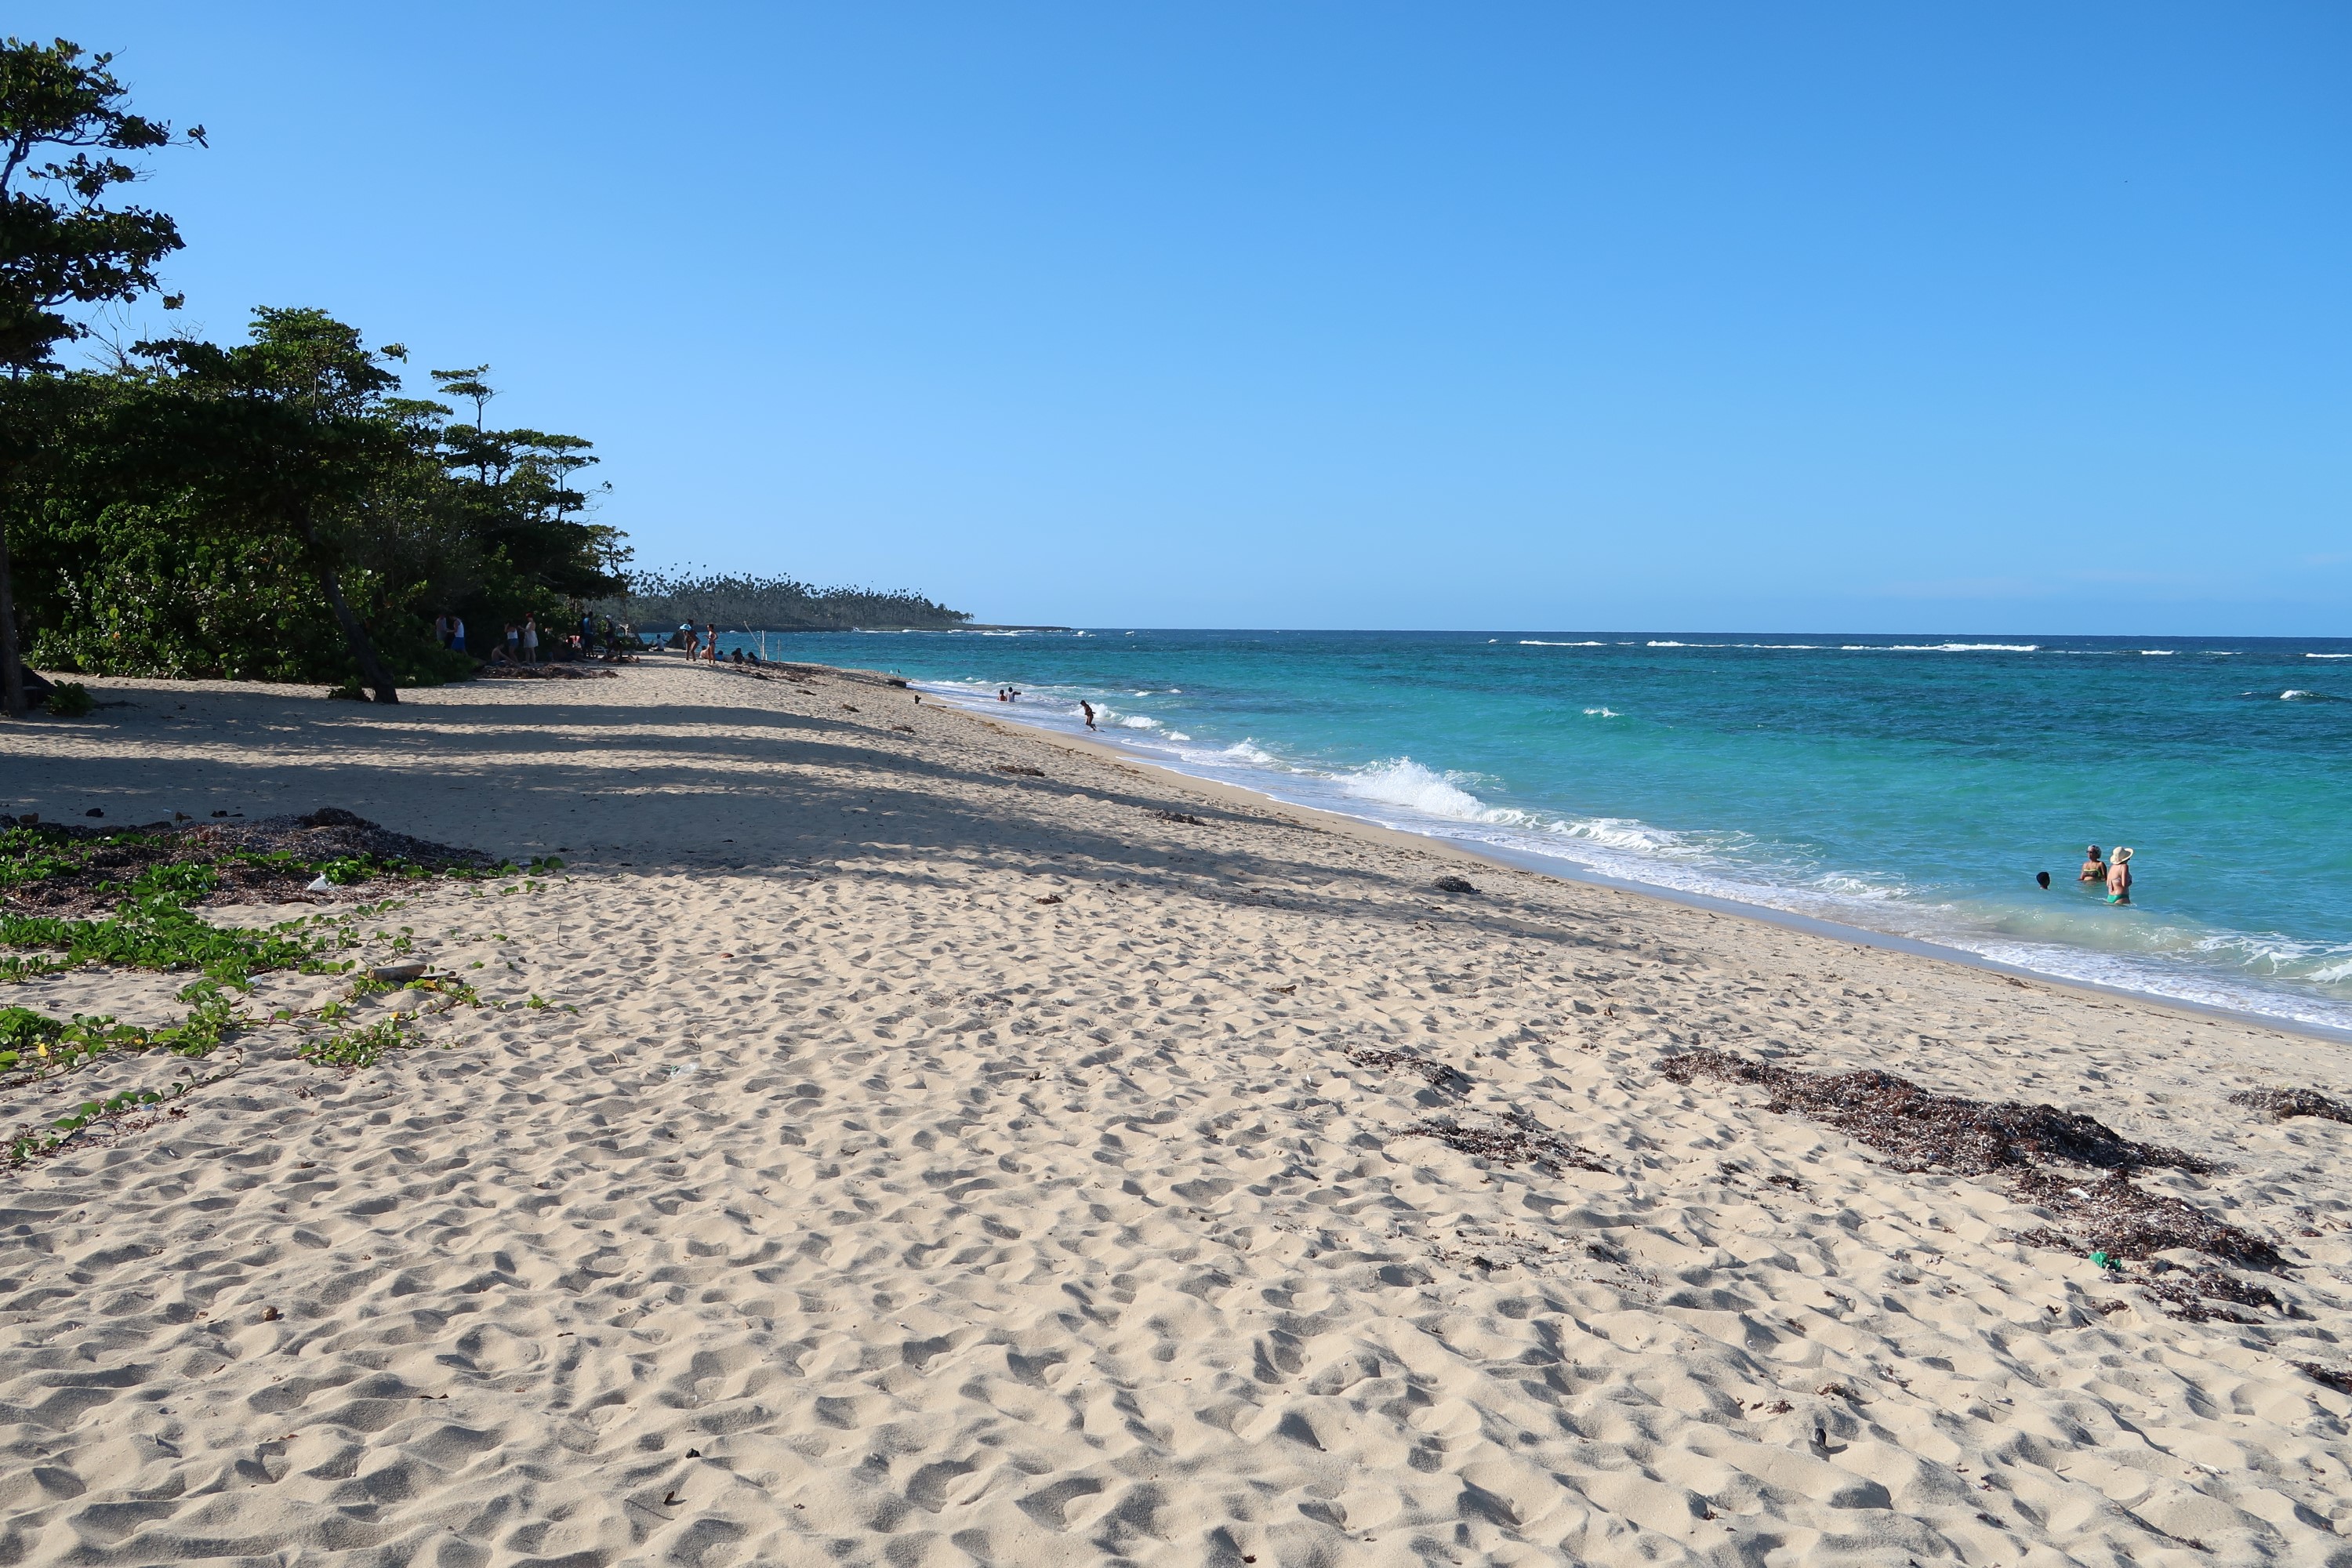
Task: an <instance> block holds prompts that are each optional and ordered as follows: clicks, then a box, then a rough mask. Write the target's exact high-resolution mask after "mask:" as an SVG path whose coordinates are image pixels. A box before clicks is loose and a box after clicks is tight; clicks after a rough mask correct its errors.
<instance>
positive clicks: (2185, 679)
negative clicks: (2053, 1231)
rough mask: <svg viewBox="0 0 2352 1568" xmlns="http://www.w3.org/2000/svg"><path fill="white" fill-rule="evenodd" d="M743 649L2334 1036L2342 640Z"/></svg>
mask: <svg viewBox="0 0 2352 1568" xmlns="http://www.w3.org/2000/svg"><path fill="white" fill-rule="evenodd" d="M759 640H760V639H758V638H757V637H749V636H742V635H740V634H738V635H735V636H732V637H727V638H725V640H724V641H723V642H722V647H725V646H744V647H753V646H757V645H758V643H759ZM766 646H767V647H768V650H769V652H770V653H771V654H772V655H773V656H775V657H779V658H798V659H807V660H812V661H815V662H821V663H827V664H844V665H856V666H861V667H864V668H875V669H884V670H888V671H890V672H892V673H894V674H898V675H902V676H904V677H906V678H908V679H909V680H910V681H912V682H914V683H915V684H916V686H917V687H919V689H922V690H924V691H926V692H929V693H933V694H936V696H938V697H939V698H940V699H943V700H950V701H955V702H959V703H964V704H969V705H972V706H976V707H979V708H982V709H983V710H987V711H990V712H992V713H996V714H1000V715H1003V716H1005V717H1010V718H1017V719H1019V720H1021V721H1024V722H1027V723H1030V724H1034V725H1038V726H1041V727H1044V728H1047V729H1055V730H1064V731H1076V730H1077V729H1078V728H1079V727H1080V724H1081V720H1080V717H1079V710H1078V703H1079V701H1080V700H1087V701H1091V702H1092V703H1093V704H1094V705H1095V708H1096V710H1097V715H1098V722H1100V723H1101V725H1102V727H1103V731H1104V733H1105V735H1106V736H1107V737H1108V738H1110V739H1112V740H1114V741H1116V742H1118V744H1120V745H1122V746H1125V747H1127V748H1129V750H1131V751H1132V752H1135V753H1136V754H1137V755H1139V757H1142V758H1147V759H1149V760H1151V761H1153V762H1157V763H1163V764H1165V765H1167V766H1170V767H1172V768H1175V769H1179V770H1181V771H1182V772H1185V773H1193V774H1198V775H1200V776H1202V777H1204V778H1213V779H1218V780H1222V781H1224V782H1226V783H1229V784H1240V785H1243V786H1245V787H1247V788H1250V789H1254V790H1256V791H1259V792H1262V793H1264V794H1265V795H1272V796H1275V797H1276V798H1278V799H1282V800H1286V801H1291V802H1295V803H1297V804H1300V805H1313V806H1319V807H1322V808H1324V809H1327V810H1331V811H1338V812H1344V813H1347V814H1348V815H1349V816H1357V817H1361V818H1364V819H1366V820H1368V821H1372V822H1378V823H1382V824H1385V825H1387V826H1391V827H1397V828H1402V829H1404V830H1407V831H1409V832H1413V833H1421V834H1426V835H1429V836H1431V837H1440V838H1447V839H1453V840H1456V841H1459V842H1462V843H1464V844H1465V845H1467V846H1470V847H1479V848H1482V849H1484V850H1486V851H1488V852H1491V853H1495V854H1497V855H1499V856H1502V857H1504V858H1509V859H1511V860H1513V861H1515V862H1517V863H1519V864H1523V865H1537V866H1543V867H1549V868H1553V869H1556V870H1557V871H1559V873H1560V874H1562V875H1565V876H1588V877H1589V876H1598V877H1601V878H1605V879H1611V880H1615V881H1622V882H1627V883H1633V884H1639V885H1643V886H1647V887H1652V888H1656V889H1666V890H1671V891H1674V892H1677V893H1684V894H1696V895H1702V896H1706V897H1711V898H1715V899H1719V900H1729V901H1732V902H1736V903H1740V904H1746V905H1751V906H1757V907H1759V908H1762V909H1767V910H1779V911H1783V912H1787V913H1791V914H1797V915H1803V916H1809V917H1812V918H1815V919H1819V920H1826V921H1834V922H1837V923H1840V924H1843V925H1848V926H1858V927H1862V928H1864V929H1867V930H1871V931H1878V932H1883V933H1885V934H1888V935H1893V936H1897V937H1904V938H1909V939H1913V940H1916V941H1923V942H1934V943H1937V944H1940V945H1942V946H1946V947H1950V948H1955V949H1959V950H1961V951H1963V952H1969V953H1972V954H1976V955H1979V956H1980V957H1983V958H1987V959H1990V960H1993V961H1996V962H1999V963H2006V964H2011V965H2014V966H2017V967H2019V968H2022V969H2027V970H2032V971H2036V972H2040V973H2046V974H2050V975H2053V976H2057V977H2061V978H2065V979H2071V980H2079V981H2088V982H2092V983H2095V984H2105V985H2110V986H2116V987H2121V988H2124V989H2126V990H2131V991H2137V992H2144V993H2152V994H2158V995H2162V996H2167V997H2171V998H2175V999H2179V1000H2183V1001H2189V1002H2197V1003H2203V1004H2208V1005H2217V1006H2222V1007H2228V1008H2232V1009H2237V1010H2241V1011H2246V1012H2252V1013H2259V1014H2265V1015H2269V1016H2274V1017H2278V1018H2281V1019H2292V1020H2295V1021H2298V1022H2301V1023H2305V1024H2311V1025H2319V1026H2326V1027H2331V1028H2336V1029H2352V641H2344V640H2306V641H2294V640H2284V639H2271V638H2230V639H2220V640H2207V639H2200V638H2179V637H2167V638H2158V639H2152V640H2151V639H2137V640H2126V639H2116V638H2105V637H1850V636H1837V635H1830V634H1821V635H1811V636H1797V635H1787V634H1775V635H1769V636H1768V635H1757V636H1730V635H1724V634H1719V633H1718V634H1707V635H1700V634H1692V633H1683V634H1667V633H1652V634H1630V633H1600V632H1592V633H1559V632H1548V633H1536V632H1478V633H1453V632H1433V633H1400V632H1239V631H1154V630H1142V629H1138V630H1132V631H1130V630H1127V629H1125V628H1110V629H1103V630H1087V631H1083V632H1023V633H1001V632H979V631H972V632H948V633H925V632H900V633H873V634H846V633H845V634H822V635H811V634H798V635H793V636H789V637H784V636H777V635H774V634H771V635H770V636H769V637H767V638H766ZM1006 686H1011V687H1016V688H1018V689H1020V691H1021V692H1022V697H1021V700H1020V702H1019V704H1018V706H1017V708H1015V709H1013V710H1009V711H1008V710H1007V709H1006V708H1005V707H1004V706H1003V705H1002V704H1000V703H999V702H998V701H997V700H996V698H995V693H996V691H997V690H998V689H999V688H1001V687H1006ZM2093 842H2095V843H2097V844H2099V845H2101V846H2103V847H2108V848H2110V849H2112V848H2113V847H2116V846H2117V845H2129V846H2130V847H2132V848H2133V849H2134V850H2135V851H2136V854H2135V857H2134V859H2133V861H2132V865H2133V868H2134V870H2135V871H2136V872H2137V876H2138V882H2137V887H2136V888H2135V889H2134V898H2135V900H2136V902H2135V903H2134V905H2133V906H2132V907H2129V908H2122V909H2118V908H2112V907H2110V906H2108V905H2107V904H2106V903H2105V901H2104V900H2103V899H2102V898H2101V897H2099V896H2098V895H2096V894H2095V893H2093V892H2092V891H2090V890H2088V889H2083V888H2080V887H2078V886H2077V885H2076V883H2075V880H2074V877H2075V871H2076V869H2077V868H2078V867H2079V865H2080V864H2081V861H2082V858H2083V854H2082V852H2083V848H2084V846H2085V845H2086V844H2089V843H2093ZM2037 871H2048V872H2049V873H2050V874H2051V879H2052V886H2051V888H2050V889H2048V890H2047V891H2044V890H2042V889H2041V888H2040V887H2038V886H2037V885H2036V883H2035V881H2034V873H2035V872H2037Z"/></svg>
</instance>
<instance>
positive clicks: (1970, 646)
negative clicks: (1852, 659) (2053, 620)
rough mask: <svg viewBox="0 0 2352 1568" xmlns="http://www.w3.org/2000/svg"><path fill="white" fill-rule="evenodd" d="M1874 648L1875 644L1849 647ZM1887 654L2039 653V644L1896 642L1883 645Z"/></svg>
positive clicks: (2040, 648) (2040, 646) (2040, 649)
mask: <svg viewBox="0 0 2352 1568" xmlns="http://www.w3.org/2000/svg"><path fill="white" fill-rule="evenodd" d="M1851 646H1857V647H1876V646H1879V645H1875V644H1857V645H1851ZM1884 646H1885V650H1886V651H1887V652H1888V653H2039V652H2041V651H2042V645H2041V644H2040V643H2030V642H1898V643H1887V644H1885V645H1884Z"/></svg>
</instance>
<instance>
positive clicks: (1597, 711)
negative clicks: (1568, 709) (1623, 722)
mask: <svg viewBox="0 0 2352 1568" xmlns="http://www.w3.org/2000/svg"><path fill="white" fill-rule="evenodd" d="M1584 716H1585V717H1586V718H1588V719H1622V718H1623V717H1625V715H1623V714H1622V713H1620V712H1618V711H1617V710H1615V709H1614V708H1587V709H1586V710H1584Z"/></svg>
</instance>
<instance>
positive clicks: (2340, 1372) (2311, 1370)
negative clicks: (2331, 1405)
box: [2293, 1361, 2352, 1394]
mask: <svg viewBox="0 0 2352 1568" xmlns="http://www.w3.org/2000/svg"><path fill="white" fill-rule="evenodd" d="M2293 1364H2294V1370H2295V1371H2297V1372H2299V1373H2303V1375H2304V1376H2305V1377H2307V1378H2309V1379H2311V1381H2312V1382H2314V1383H2319V1384H2326V1385H2327V1386H2328V1387H2330V1388H2332V1389H2334V1390H2335V1391H2336V1393H2338V1394H2352V1372H2346V1371H2345V1370H2344V1369H2343V1368H2341V1367H2335V1366H2322V1365H2320V1364H2319V1363H2317V1362H2315V1361H2299V1362H2295V1363H2293Z"/></svg>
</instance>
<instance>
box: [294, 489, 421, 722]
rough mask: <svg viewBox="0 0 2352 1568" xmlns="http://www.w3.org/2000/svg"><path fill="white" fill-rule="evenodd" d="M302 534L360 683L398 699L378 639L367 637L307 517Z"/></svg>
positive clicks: (384, 698)
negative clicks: (378, 648) (377, 654)
mask: <svg viewBox="0 0 2352 1568" xmlns="http://www.w3.org/2000/svg"><path fill="white" fill-rule="evenodd" d="M302 537H303V539H304V540H306V541H307V542H309V543H310V560H311V563H312V565H313V566H314V567H315V568H316V569H317V571H318V574H319V581H320V583H321V584H324V585H325V586H326V590H327V603H328V604H330V605H333V606H334V610H335V619H336V621H337V622H339V623H340V624H341V626H342V628H343V640H344V641H345V642H346V643H348V644H350V645H351V649H352V661H353V662H354V663H356V664H357V665H358V666H359V667H360V684H361V685H362V686H365V687H366V688H367V689H368V690H369V692H370V693H371V694H372V695H373V697H374V698H375V700H377V701H378V702H395V703H396V702H398V701H399V700H400V692H399V689H397V688H395V687H394V685H393V683H392V676H391V673H390V672H389V671H387V670H386V669H385V668H383V660H382V659H381V658H377V657H376V652H375V643H374V642H373V640H372V639H370V637H368V634H367V627H365V626H362V625H360V618H359V616H355V615H353V614H352V607H351V605H349V604H348V603H346V602H345V601H344V598H343V584H342V579H341V577H339V576H337V575H336V574H335V569H334V567H333V566H331V565H330V564H328V562H327V552H326V550H325V549H324V548H323V547H322V546H321V545H320V542H319V531H318V529H317V528H316V527H314V526H312V524H311V523H310V520H308V519H307V518H306V519H304V520H303V523H302Z"/></svg>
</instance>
